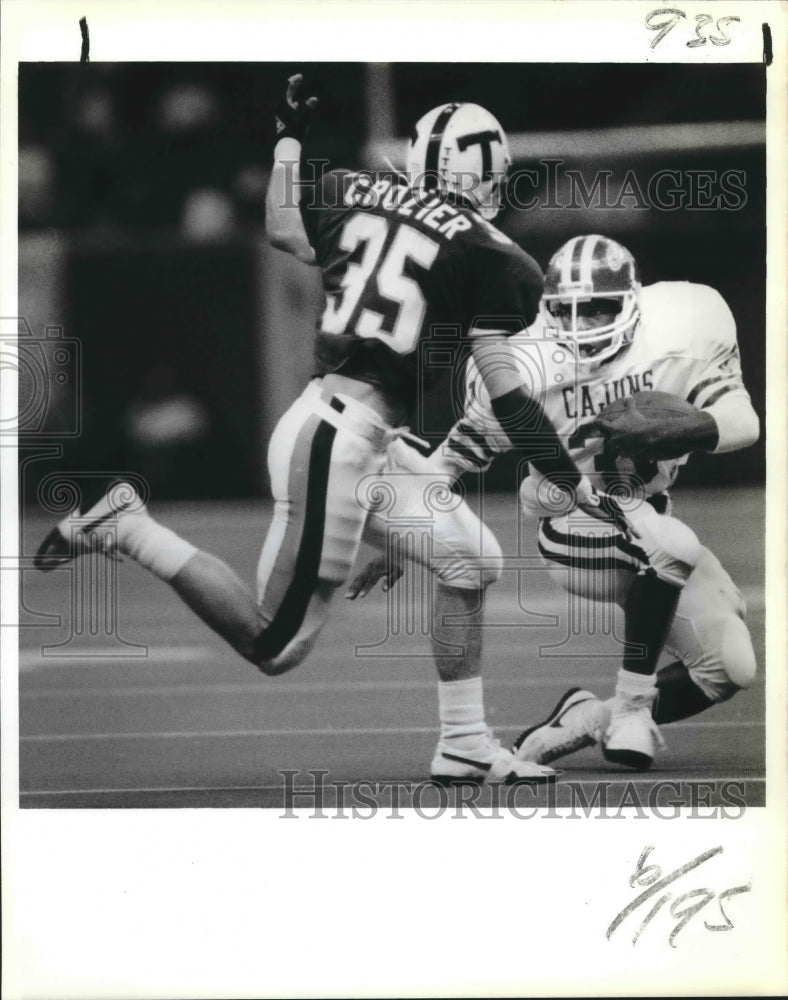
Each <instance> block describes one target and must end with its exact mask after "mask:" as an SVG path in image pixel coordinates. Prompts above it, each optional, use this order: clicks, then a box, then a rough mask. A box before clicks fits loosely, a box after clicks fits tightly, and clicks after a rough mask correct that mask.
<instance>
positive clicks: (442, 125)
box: [424, 104, 460, 174]
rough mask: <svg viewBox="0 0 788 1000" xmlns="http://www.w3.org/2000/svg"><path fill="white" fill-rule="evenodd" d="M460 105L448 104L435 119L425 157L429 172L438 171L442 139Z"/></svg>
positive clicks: (435, 172) (425, 164) (425, 168)
mask: <svg viewBox="0 0 788 1000" xmlns="http://www.w3.org/2000/svg"><path fill="white" fill-rule="evenodd" d="M459 106H460V105H459V104H447V105H446V107H445V108H444V109H443V111H441V113H440V114H439V115H438V117H437V118H436V119H435V124H434V125H433V126H432V132H431V133H430V138H429V141H428V142H427V154H426V156H425V158H424V170H425V172H426V173H428V174H431V173H434V174H437V173H438V157H439V155H440V149H441V139H442V138H443V133H444V132H445V131H446V126H447V125H448V124H449V119H450V118H451V116H452V115H453V114H454V112H455V111H456V110H457V108H459Z"/></svg>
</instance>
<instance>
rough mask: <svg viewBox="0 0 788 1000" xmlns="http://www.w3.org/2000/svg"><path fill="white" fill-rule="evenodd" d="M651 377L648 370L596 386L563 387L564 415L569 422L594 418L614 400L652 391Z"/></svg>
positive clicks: (650, 372)
mask: <svg viewBox="0 0 788 1000" xmlns="http://www.w3.org/2000/svg"><path fill="white" fill-rule="evenodd" d="M652 376H653V373H652V370H651V369H650V368H649V369H648V370H647V371H645V372H633V373H631V374H627V375H623V376H622V377H621V378H616V379H611V380H610V381H609V382H601V383H598V384H596V385H579V386H573V385H567V386H564V388H562V389H561V395H562V396H563V397H564V410H565V411H566V415H567V417H569V418H570V420H574V419H576V418H577V417H594V416H596V415H597V414H598V413H601V412H602V410H604V408H605V407H606V406H609V405H610V404H611V403H612V402H613V401H614V400H616V399H623V398H624V397H625V396H632V395H633V394H634V393H636V392H642V391H643V390H644V389H653V388H654V382H653V377H652Z"/></svg>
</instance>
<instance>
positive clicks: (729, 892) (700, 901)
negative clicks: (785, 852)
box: [606, 846, 752, 948]
mask: <svg viewBox="0 0 788 1000" xmlns="http://www.w3.org/2000/svg"><path fill="white" fill-rule="evenodd" d="M653 850H654V848H653V846H650V847H646V848H644V849H643V852H642V853H641V855H640V857H639V858H638V863H637V865H636V866H635V871H634V873H633V874H632V875H631V876H630V878H629V884H630V886H631V888H633V889H634V888H635V887H636V886H637V887H645V892H641V893H640V895H639V896H636V897H635V899H633V900H632V902H631V903H628V904H627V905H626V906H625V907H624V909H623V910H622V911H621V912H620V913H619V914H618V915H617V916H616V917H615V919H614V920H613V921H612V923H611V924H610V926H609V927H608V929H607V931H606V937H607V938H608V940H609V939H610V937H611V935H612V934H614V933H615V931H616V930H618V928H619V927H620V926H621V924H622V923H623V922H624V921H625V920H626V919H627V917H629V916H630V915H631V914H633V913H634V912H635V911H636V910H638V909H639V908H640V907H642V906H643V905H644V904H645V903H647V902H648V901H649V900H650V899H651V898H652V897H653V896H656V895H657V893H659V892H660V891H661V890H662V889H665V888H666V887H667V886H668V885H671V884H672V883H674V882H677V881H678V880H679V879H681V878H683V877H684V876H685V875H687V874H688V873H689V872H691V871H693V870H694V869H696V868H699V867H700V866H701V865H703V864H705V863H706V862H707V861H708V860H709V859H710V858H713V857H714V856H715V855H716V854H722V848H721V847H713V848H711V850H709V851H704V852H703V854H699V855H698V856H697V858H693V859H692V860H691V861H688V862H687V863H686V864H684V865H681V866H680V867H679V868H677V869H676V870H675V871H674V872H669V873H668V874H667V875H664V876H663V874H662V869H661V868H660V867H659V865H655V864H651V865H647V864H646V862H647V861H648V858H649V855H650V854H651V852H652V851H653ZM684 884H685V885H686V882H685V883H684ZM751 888H752V886H751V885H750V884H749V883H747V884H746V885H737V886H733V887H731V888H729V889H725V890H723V892H721V893H720V894H719V896H718V897H717V906H718V908H719V915H720V916H721V917H722V919H723V920H724V923H709V921H708V920H704V921H703V926H704V927H705V928H706V930H707V931H730V930H732V929H733V922H732V921H731V919H730V918H729V917H728V914H727V913H726V911H725V908H724V906H723V902H724V901H725V900H727V899H729V898H730V897H731V896H737V895H739V894H740V893H742V892H749V891H750V889H751ZM672 896H673V894H672V893H671V892H666V893H664V894H663V895H662V896H660V897H659V899H657V901H656V902H655V903H654V905H653V906H652V907H651V909H650V910H649V911H648V913H647V914H646V916H645V917H644V918H643V920H642V922H641V924H640V926H639V927H638V929H637V931H635V936H634V937H633V938H632V944H636V943H637V940H638V938H639V937H640V935H641V934H642V933H643V931H644V930H645V929H646V927H647V926H648V924H649V923H650V922H651V921H652V920H653V919H654V917H656V915H657V914H658V913H659V911H660V910H661V909H662V907H663V906H664V905H665V903H667V902H668V900H670V899H671V898H672ZM714 897H715V893H714V892H712V891H711V889H707V888H700V889H690V890H689V891H688V892H685V893H684V894H683V895H681V896H678V897H677V898H676V899H674V900H673V902H672V903H671V905H670V909H669V912H670V915H671V917H673V919H674V920H676V921H677V923H676V924H675V926H674V927H673V929H672V930H671V932H670V935H669V937H668V944H670V946H671V947H672V948H675V947H676V945H675V944H674V941H675V939H676V938H677V937H678V934H679V932H680V931H681V930H683V928H684V927H686V926H687V924H688V923H689V922H690V920H692V918H693V917H694V916H695V915H696V914H697V913H699V912H700V911H701V910H702V909H703V908H704V906H707V905H708V904H709V903H710V902H711V901H712V900H713V899H714ZM642 913H643V910H641V914H642Z"/></svg>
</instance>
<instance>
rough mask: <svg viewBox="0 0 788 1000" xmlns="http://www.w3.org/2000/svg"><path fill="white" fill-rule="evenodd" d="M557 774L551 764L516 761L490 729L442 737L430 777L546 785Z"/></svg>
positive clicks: (458, 781) (442, 780)
mask: <svg viewBox="0 0 788 1000" xmlns="http://www.w3.org/2000/svg"><path fill="white" fill-rule="evenodd" d="M558 773H559V772H558V771H554V770H553V769H552V768H551V767H542V766H541V765H539V764H534V763H532V762H530V761H519V760H517V759H516V758H515V756H514V754H513V753H512V752H511V751H510V750H507V749H506V748H505V747H503V746H501V744H500V742H499V741H498V740H496V739H495V738H494V737H493V735H492V732H491V731H490V730H487V732H486V733H480V734H479V735H478V736H462V737H459V738H458V739H456V740H452V739H441V740H440V742H439V743H438V746H437V748H436V749H435V756H434V757H433V758H432V765H431V767H430V774H431V780H432V781H434V782H436V783H437V784H439V785H463V784H481V783H485V784H499V783H500V784H505V785H515V784H521V783H527V784H532V785H543V784H547V783H549V782H553V781H555V779H556V778H557V777H558Z"/></svg>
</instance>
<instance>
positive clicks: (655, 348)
mask: <svg viewBox="0 0 788 1000" xmlns="http://www.w3.org/2000/svg"><path fill="white" fill-rule="evenodd" d="M639 299H640V312H641V319H640V323H639V325H638V327H637V329H636V330H635V334H634V338H633V340H632V343H631V344H630V345H629V346H628V347H625V348H624V349H623V350H622V351H621V352H620V353H619V354H617V355H616V356H615V357H613V358H611V359H610V360H609V361H606V362H602V363H600V364H597V365H589V364H582V363H577V361H576V360H575V355H574V353H573V350H572V347H571V345H570V344H568V343H567V342H566V340H565V339H562V334H561V333H560V332H559V331H558V330H555V329H552V328H548V327H546V326H545V324H544V321H543V320H542V319H541V318H540V319H538V320H537V321H536V322H535V323H534V324H533V325H532V326H531V327H529V328H528V330H526V331H524V332H523V333H521V334H518V335H517V336H515V337H513V338H511V339H510V340H509V341H508V347H510V348H511V349H512V351H513V354H514V358H515V359H516V364H517V367H518V369H519V370H520V371H521V373H522V377H523V383H524V385H525V387H526V388H527V389H528V391H529V392H530V394H531V395H532V396H534V397H535V398H536V399H538V400H539V401H540V402H541V403H542V405H543V407H544V409H545V411H546V413H547V416H548V418H549V419H550V421H551V422H552V423H553V425H554V426H555V428H556V430H557V431H558V434H559V436H561V437H562V438H563V439H564V441H565V443H566V444H567V446H568V448H569V451H570V453H571V455H572V457H573V459H574V460H575V462H576V463H577V465H578V467H579V468H580V469H581V471H583V472H585V473H586V474H589V475H591V476H592V478H593V479H595V481H596V483H597V485H604V483H605V481H606V480H605V477H606V476H608V477H609V476H610V475H611V474H613V475H614V476H615V475H617V476H618V477H619V478H620V475H621V473H622V472H624V473H632V472H633V471H634V472H635V474H636V475H637V476H638V478H639V479H640V480H641V481H642V482H643V483H644V485H645V491H646V493H648V494H656V493H659V492H662V491H663V490H666V489H667V488H668V487H669V486H670V485H671V484H672V483H673V482H674V480H675V479H676V476H677V474H678V470H679V467H680V466H681V465H683V464H684V463H685V462H686V461H687V457H688V456H686V455H685V456H683V457H682V458H678V459H672V460H670V461H663V462H658V463H654V462H648V463H635V467H634V470H633V466H632V463H628V464H622V460H619V464H618V465H616V464H615V463H614V462H611V460H610V459H609V458H608V457H607V456H606V455H605V454H604V449H603V441H602V438H601V437H600V436H599V432H598V431H596V430H595V429H594V428H593V426H592V423H593V421H594V419H595V418H596V417H597V416H598V415H599V414H600V413H601V412H602V410H604V409H605V407H606V406H608V405H609V404H610V403H612V402H613V401H614V400H616V399H621V398H623V397H626V396H631V395H632V394H633V393H636V392H642V391H648V390H659V391H661V392H666V393H672V394H674V395H677V396H681V397H682V398H683V399H685V400H687V402H689V403H692V404H693V405H695V406H697V407H698V408H700V409H704V408H708V407H710V406H712V405H713V404H714V402H715V401H716V400H718V399H720V398H721V397H722V396H723V395H725V394H727V393H731V392H734V393H738V394H744V395H745V396H747V398H748V399H749V394H748V393H747V390H746V388H745V387H744V383H743V382H742V375H741V364H740V360H739V350H738V345H737V342H736V325H735V322H734V319H733V316H732V314H731V311H730V309H729V308H728V306H727V304H726V303H725V301H724V299H723V298H722V296H721V295H720V294H719V293H718V292H716V291H715V290H714V289H713V288H710V287H708V286H707V285H696V284H692V283H690V282H682V281H675V282H674V281H671V282H659V283H658V284H655V285H649V286H647V287H645V288H643V289H641V292H640V296H639ZM511 448H512V443H511V442H510V440H509V439H508V438H507V437H506V435H505V433H504V432H503V430H502V429H501V427H500V425H499V424H498V422H497V420H496V419H495V416H494V414H493V411H492V406H491V404H490V397H489V394H488V392H487V390H486V389H485V387H484V382H483V380H482V378H481V376H480V374H479V372H478V370H477V368H476V366H475V364H474V362H473V360H471V361H469V363H468V368H467V371H466V398H465V412H464V414H463V416H462V418H461V419H460V420H459V421H458V422H457V423H456V424H455V425H454V427H453V428H452V429H451V431H450V433H449V436H448V438H447V439H446V441H444V443H443V444H442V445H441V446H440V447H439V449H438V454H439V455H441V457H442V459H443V460H444V461H446V462H447V463H448V464H450V465H453V466H457V467H458V469H459V470H462V471H476V472H479V471H481V470H483V469H485V468H487V466H488V465H489V464H490V462H491V461H492V459H493V458H494V457H495V455H497V454H501V453H502V452H505V451H509V450H510V449H511ZM624 461H625V462H626V460H624ZM529 471H530V472H531V474H532V475H533V474H534V470H533V468H532V467H531V468H530V470H529ZM536 475H537V476H538V473H537V474H536Z"/></svg>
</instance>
